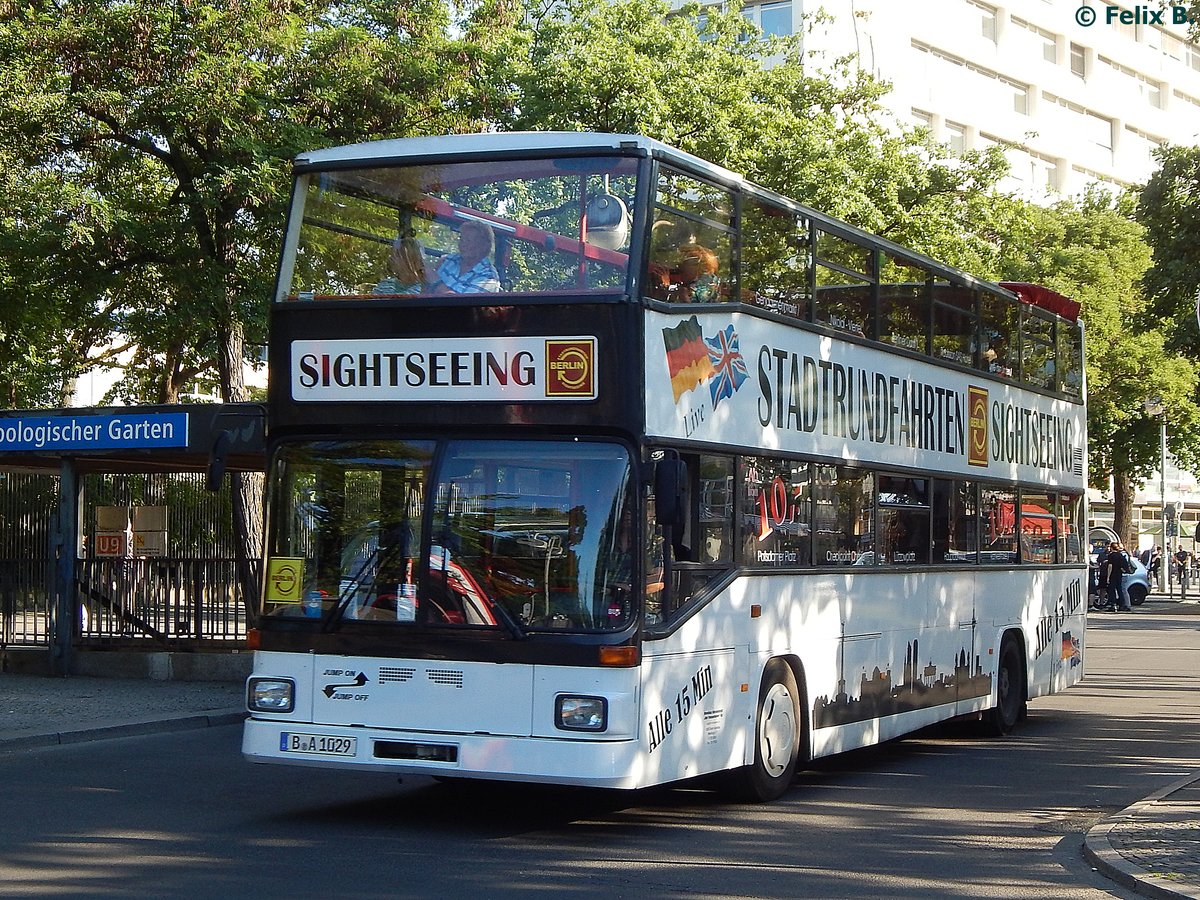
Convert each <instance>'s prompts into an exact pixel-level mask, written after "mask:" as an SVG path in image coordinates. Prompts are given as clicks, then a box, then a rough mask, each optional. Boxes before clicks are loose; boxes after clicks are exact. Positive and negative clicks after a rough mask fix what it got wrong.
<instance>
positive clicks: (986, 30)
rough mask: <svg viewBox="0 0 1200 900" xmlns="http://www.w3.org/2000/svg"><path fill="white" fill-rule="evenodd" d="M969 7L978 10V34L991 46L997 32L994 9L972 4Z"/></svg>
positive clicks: (980, 4)
mask: <svg viewBox="0 0 1200 900" xmlns="http://www.w3.org/2000/svg"><path fill="white" fill-rule="evenodd" d="M971 5H972V6H974V7H975V8H976V9H978V10H979V14H980V23H979V33H980V34H981V35H983V37H984V38H985V39H987V40H989V41H991V42H992V43H993V44H994V43H996V35H997V31H998V29H997V27H996V7H994V6H988V5H987V4H985V3H972V4H971Z"/></svg>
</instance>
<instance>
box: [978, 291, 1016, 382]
mask: <svg viewBox="0 0 1200 900" xmlns="http://www.w3.org/2000/svg"><path fill="white" fill-rule="evenodd" d="M1017 316H1018V308H1017V304H1016V303H1015V302H1014V301H1012V300H1010V299H1009V298H1008V297H1005V296H1002V295H1001V294H994V293H992V292H991V291H984V292H982V294H981V295H980V302H979V332H980V351H981V352H980V356H979V367H980V368H981V369H983V370H984V371H985V372H990V373H991V374H993V375H999V376H1000V377H1001V378H1012V379H1015V378H1016V376H1017V365H1018V359H1017Z"/></svg>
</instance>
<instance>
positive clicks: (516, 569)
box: [263, 441, 636, 637]
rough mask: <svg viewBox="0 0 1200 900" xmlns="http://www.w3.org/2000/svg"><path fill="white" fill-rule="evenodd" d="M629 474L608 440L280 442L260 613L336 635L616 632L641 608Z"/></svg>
mask: <svg viewBox="0 0 1200 900" xmlns="http://www.w3.org/2000/svg"><path fill="white" fill-rule="evenodd" d="M435 460H436V464H435ZM630 472H631V468H630V459H629V454H628V452H627V451H626V450H625V448H624V447H621V446H618V445H615V444H608V443H584V442H572V443H566V442H554V441H449V442H446V443H445V444H444V446H442V447H441V448H440V450H439V448H438V446H437V444H436V443H435V442H432V441H428V442H424V441H408V442H403V441H373V442H371V441H353V442H349V441H347V442H320V443H304V444H300V443H296V444H288V445H285V446H284V447H283V448H281V450H280V452H279V453H278V454H277V456H276V459H275V461H274V463H273V465H272V475H271V483H270V487H269V490H270V492H271V506H270V508H271V509H272V510H275V511H276V516H277V518H276V519H274V520H273V521H272V522H271V525H270V536H269V543H268V553H267V558H268V579H267V581H268V585H267V588H266V598H265V604H264V610H263V612H264V614H265V615H267V616H275V617H285V618H286V617H300V618H312V619H321V621H322V622H323V624H324V625H325V627H327V628H330V629H332V628H340V627H344V626H345V624H346V623H349V622H354V621H364V620H365V621H372V622H390V623H400V624H408V625H425V626H430V627H445V628H473V629H494V630H497V631H498V632H506V633H508V634H510V635H512V636H513V637H521V636H524V634H525V633H526V632H528V631H546V630H551V631H585V632H594V631H616V630H620V629H622V628H624V627H625V626H627V625H628V624H629V623H630V622H632V621H633V620H634V615H635V609H634V605H635V602H636V597H635V596H634V595H633V593H632V592H631V590H630V585H631V583H632V582H631V567H632V565H633V555H632V547H633V535H632V534H630V533H628V523H629V522H630V521H631V519H632V516H631V515H629V514H625V515H623V513H626V510H627V507H629V505H630V504H631V503H632V498H631V496H630V490H631V488H630V485H631V478H630ZM623 526H624V530H623ZM286 567H290V571H291V572H292V573H294V576H295V577H294V584H293V583H292V582H289V583H288V584H287V585H285V588H286V589H281V588H280V586H279V583H280V580H279V578H278V577H276V574H277V573H278V572H279V571H282V569H283V568H286Z"/></svg>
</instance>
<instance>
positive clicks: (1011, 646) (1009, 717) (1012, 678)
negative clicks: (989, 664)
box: [984, 637, 1026, 737]
mask: <svg viewBox="0 0 1200 900" xmlns="http://www.w3.org/2000/svg"><path fill="white" fill-rule="evenodd" d="M1025 707H1026V702H1025V662H1024V660H1023V659H1022V658H1021V650H1020V648H1019V647H1018V646H1017V642H1016V641H1015V640H1013V638H1011V637H1006V638H1005V639H1004V642H1003V643H1002V644H1001V645H1000V659H999V661H998V662H997V664H996V705H995V706H993V707H992V708H991V709H989V710H988V711H987V713H986V715H985V716H984V726H985V729H986V731H987V733H988V734H990V735H993V736H995V737H998V736H1000V735H1004V734H1008V733H1009V732H1010V731H1012V730H1013V728H1015V727H1016V725H1017V722H1019V721H1021V719H1023V718H1024V717H1025Z"/></svg>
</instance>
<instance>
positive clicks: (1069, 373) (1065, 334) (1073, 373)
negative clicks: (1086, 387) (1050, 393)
mask: <svg viewBox="0 0 1200 900" xmlns="http://www.w3.org/2000/svg"><path fill="white" fill-rule="evenodd" d="M1058 372H1059V375H1060V377H1061V378H1062V381H1061V383H1060V385H1059V386H1060V388H1061V390H1062V392H1063V393H1064V394H1069V395H1070V396H1072V397H1075V398H1078V397H1081V396H1082V395H1083V332H1082V331H1081V330H1080V328H1079V326H1078V325H1068V324H1067V323H1065V322H1062V323H1060V324H1059V326H1058Z"/></svg>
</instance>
